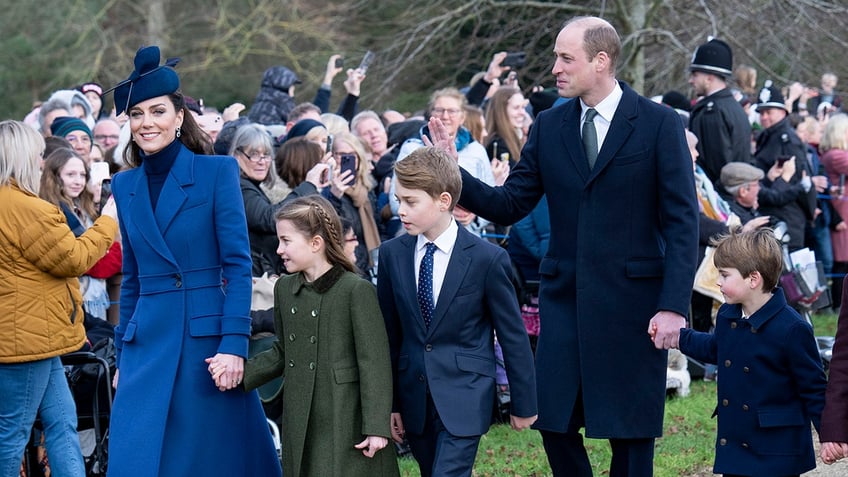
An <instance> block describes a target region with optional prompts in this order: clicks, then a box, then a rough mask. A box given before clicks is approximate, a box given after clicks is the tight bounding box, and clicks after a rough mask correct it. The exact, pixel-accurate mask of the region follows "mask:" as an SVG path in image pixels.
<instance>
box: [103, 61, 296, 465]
mask: <svg viewBox="0 0 848 477" xmlns="http://www.w3.org/2000/svg"><path fill="white" fill-rule="evenodd" d="M175 64H176V62H175V61H171V60H169V61H168V62H167V64H166V65H163V66H159V48H158V47H155V46H153V47H146V48H142V49H140V50H139V51H138V53H136V57H135V71H133V73H132V74H131V75H130V77H129V79H127V80H126V81H124V82H123V83H121V84H119V85H118V86H117V87H116V89H115V104H116V109H117V112H118V113H119V114H120V113H121V112H122V111H124V110H126V111H127V113H128V115H129V117H130V119H129V121H130V130H131V132H132V142H131V143H130V146H129V147H128V148H127V150H126V152H125V156H126V160H127V163H128V164H129V165H130V166H131V167H132V168H131V169H130V170H128V171H126V172H122V173H119V174H117V175H115V177H114V179H113V191H114V196H115V200H116V202H117V204H118V215H119V217H122V220H124V221H125V223H124V224H123V225H122V226H121V235H122V236H123V245H124V263H123V273H124V279H123V284H122V288H121V302H120V310H121V320H120V324H119V326H118V327H117V328H116V330H115V341H116V346H117V348H118V371H117V372H116V374H115V384H116V390H117V391H116V393H115V402H114V406H113V411H112V421H111V430H110V443H109V468H108V470H109V475H110V476H124V475H131V476H133V477H142V476H151V477H153V476H159V477H164V476H186V475H204V476H222V477H223V476H228V477H229V476H234V475H250V476H275V477H277V476H279V475H280V473H281V470H280V464H279V461H278V459H277V456H276V452H275V450H274V447H273V443H272V441H271V436H270V433H269V430H268V426H267V424H266V422H265V417H264V414H263V412H262V408H261V405H260V402H259V398H258V395H257V394H256V392H255V391H254V392H251V393H244V392H243V391H241V390H238V389H236V387H237V386H238V385H239V383H240V382H241V378H242V369H243V368H242V366H243V363H244V358H245V357H246V356H247V342H248V338H249V334H250V318H249V310H250V294H251V277H250V270H251V260H250V248H249V242H248V236H247V225H246V221H245V213H244V206H243V204H242V201H241V192H240V190H239V182H238V165H237V164H236V161H235V160H234V159H233V158H232V157H229V156H206V155H205V154H208V153H210V152H211V150H212V147H211V144H210V143H209V141H208V138H207V137H206V136H205V135H204V134H203V132H202V131H201V130H200V129H199V127H198V126H197V124H196V123H195V122H194V120H193V118H192V116H191V114H190V113H189V112H188V111H187V109H186V108H185V100H184V98H183V96H182V94H181V93H180V92H179V91H178V88H179V77H178V76H177V74H176V72H175V71H174V70H173V69H172V68H171V66H173V65H175ZM213 357H214V358H217V359H218V360H221V361H223V362H226V363H228V368H227V373H226V375H225V376H224V379H222V380H221V382H220V385H221V386H220V388H219V387H216V385H215V383H214V381H213V380H212V377H211V375H210V374H209V371H208V369H207V364H206V362H205V360H207V359H210V358H213Z"/></svg>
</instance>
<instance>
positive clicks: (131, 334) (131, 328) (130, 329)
mask: <svg viewBox="0 0 848 477" xmlns="http://www.w3.org/2000/svg"><path fill="white" fill-rule="evenodd" d="M136 326H137V325H136V324H135V323H134V322H132V321H130V322H129V323H127V329H126V330H124V337H123V338H122V339H121V341H123V342H124V343H130V342H132V340H134V339H135V329H136Z"/></svg>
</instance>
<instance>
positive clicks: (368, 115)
mask: <svg viewBox="0 0 848 477" xmlns="http://www.w3.org/2000/svg"><path fill="white" fill-rule="evenodd" d="M366 119H373V120H374V121H377V122H378V123H380V124H383V120H382V119H380V115H379V114H377V113H376V112H374V111H372V110H370V109H366V110H365V111H360V112H359V113H357V114H356V116H354V117H353V119H351V120H350V132H352V133H353V134H354V135H356V136H357V137H358V136H359V131H358V130H357V129H356V128H358V127H359V123H361V122H362V121H364V120H366ZM383 127H385V126H383Z"/></svg>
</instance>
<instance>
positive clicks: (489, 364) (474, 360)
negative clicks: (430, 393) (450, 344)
mask: <svg viewBox="0 0 848 477" xmlns="http://www.w3.org/2000/svg"><path fill="white" fill-rule="evenodd" d="M456 366H457V367H458V368H459V369H461V370H462V371H468V372H471V373H477V374H482V375H483V376H489V377H492V378H494V377H495V360H494V359H486V358H483V357H481V356H473V355H470V354H457V355H456Z"/></svg>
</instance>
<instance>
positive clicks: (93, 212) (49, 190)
mask: <svg viewBox="0 0 848 477" xmlns="http://www.w3.org/2000/svg"><path fill="white" fill-rule="evenodd" d="M90 176H91V171H90V169H89V166H88V165H87V164H86V163H85V161H84V159H83V158H82V157H81V156H80V155H79V154H78V153H77V152H76V151H74V150H71V149H67V148H59V149H56V150H55V151H53V152H52V153H51V154H50V155H49V156H47V158H46V159H45V161H44V171H43V173H42V175H41V187H40V188H39V191H38V195H39V197H41V198H42V199H44V200H46V201H47V202H50V203H51V204H53V205H56V206H58V207H59V208H60V209H61V210H62V213H64V214H65V218H66V219H67V222H68V227H69V228H70V229H71V231H72V232H73V233H74V236H76V237H79V236H81V235H82V234H83V233H85V231H86V230H88V229H89V228H90V227H92V226H93V225H94V222H95V221H96V220H97V218H98V217H99V216H100V213H101V210H102V207H97V206H95V200H94V195H93V194H92V193H91V191H90V190H89V188H88V182H89V180H88V179H89V177H90ZM106 201H108V198H103V200H102V202H103V203H105V202H106ZM121 258H122V253H121V245H120V243H119V242H118V241H117V240H116V241H114V242H112V245H111V246H110V247H109V250H108V252H107V253H106V255H105V256H104V257H103V258H101V259H100V260H98V261H97V263H95V264H94V266H93V267H91V269H89V270H88V271H87V272H86V273H85V274H83V275H81V276H80V277H79V283H80V292H81V293H82V299H83V302H82V305H83V310H84V311H85V315H86V316H91V317H95V318H100V319H101V320H106V319H107V312H106V310H107V309H108V308H109V307H110V301H111V300H110V298H109V294H108V290H107V285H106V279H108V278H110V277H112V276H113V275H116V274H119V273H120V272H121ZM116 316H117V315H116ZM112 324H116V322H113V323H112Z"/></svg>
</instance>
